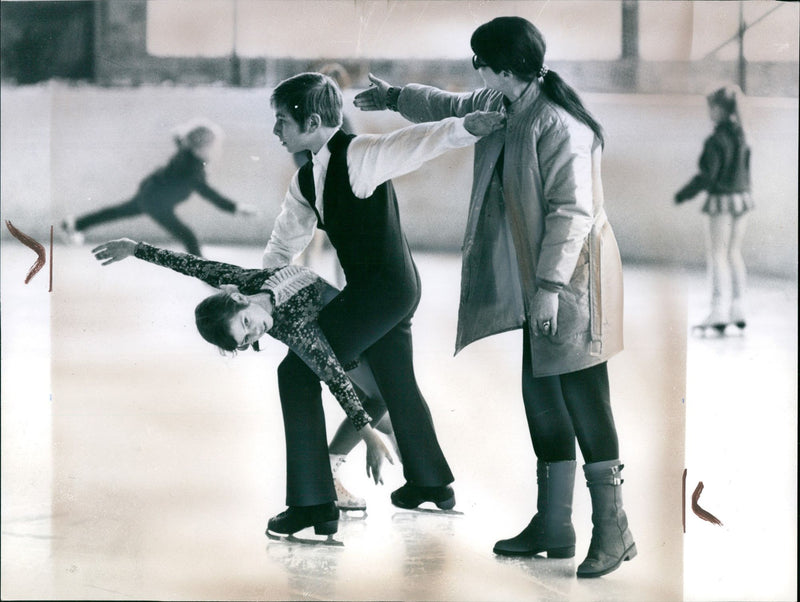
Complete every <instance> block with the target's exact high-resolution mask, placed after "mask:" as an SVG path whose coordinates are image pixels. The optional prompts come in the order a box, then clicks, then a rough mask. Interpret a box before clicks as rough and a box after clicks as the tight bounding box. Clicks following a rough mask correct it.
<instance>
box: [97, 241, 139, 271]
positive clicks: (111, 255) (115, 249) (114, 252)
mask: <svg viewBox="0 0 800 602" xmlns="http://www.w3.org/2000/svg"><path fill="white" fill-rule="evenodd" d="M137 244H139V243H137V242H136V241H135V240H131V239H130V238H118V239H117V240H109V241H108V242H104V243H103V244H102V245H99V246H97V247H95V248H94V249H92V253H94V257H95V259H97V260H98V261H99V262H101V263H102V264H103V265H108V264H109V263H114V262H115V261H122V260H123V259H125V258H126V257H130V256H131V255H133V253H134V252H135V251H136V245H137Z"/></svg>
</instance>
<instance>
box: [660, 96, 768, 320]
mask: <svg viewBox="0 0 800 602" xmlns="http://www.w3.org/2000/svg"><path fill="white" fill-rule="evenodd" d="M740 97H741V91H740V90H739V88H738V87H736V86H733V85H728V86H723V87H721V88H719V89H717V90H714V91H713V92H712V93H710V94H709V95H708V96H706V100H707V101H708V113H709V116H710V117H711V121H712V122H713V123H714V132H713V133H712V134H711V135H710V136H709V137H708V138H706V141H705V144H704V145H703V154H702V155H700V161H699V167H700V173H698V174H697V175H695V176H694V177H693V178H692V179H691V180H690V181H689V183H688V184H686V186H684V187H683V188H681V189H680V190H679V191H678V192H677V193H676V194H675V202H676V203H683V202H684V201H688V200H689V199H692V198H694V197H695V196H696V195H697V193H699V192H700V191H701V190H706V191H707V192H708V196H707V198H706V202H705V204H704V205H703V210H702V211H703V213H705V214H706V215H707V216H708V229H707V236H706V241H707V248H708V268H709V274H710V278H711V313H709V315H708V316H707V317H706V318H705V320H703V321H702V322H700V324H697V325H696V326H695V327H694V328H695V329H697V330H703V329H705V328H708V327H710V328H714V329H716V330H717V331H718V332H720V333H723V332H724V331H725V327H726V326H727V325H728V324H736V326H738V327H739V328H744V327H745V326H746V325H747V322H746V320H745V313H744V295H745V278H746V270H745V265H744V259H743V258H742V240H743V239H744V233H745V229H746V228H747V218H748V213H749V212H750V210H751V209H753V200H752V198H751V197H750V148H749V147H748V146H747V141H746V140H745V136H744V130H743V129H742V120H741V117H740V116H739V98H740ZM729 283H730V284H729ZM727 288H730V296H728V295H726V294H725V293H726V289H727ZM726 298H727V299H728V302H727V304H726Z"/></svg>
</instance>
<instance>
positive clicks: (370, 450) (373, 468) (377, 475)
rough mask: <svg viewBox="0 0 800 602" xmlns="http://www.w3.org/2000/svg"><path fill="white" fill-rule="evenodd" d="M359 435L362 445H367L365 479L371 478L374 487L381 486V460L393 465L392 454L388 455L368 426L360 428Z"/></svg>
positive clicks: (378, 437) (381, 442)
mask: <svg viewBox="0 0 800 602" xmlns="http://www.w3.org/2000/svg"><path fill="white" fill-rule="evenodd" d="M359 434H360V435H361V438H362V439H363V440H364V443H366V444H367V477H372V479H373V480H374V481H375V484H376V485H377V484H379V483H380V484H381V485H383V477H382V476H381V467H382V466H383V460H384V458H385V459H386V460H388V461H389V464H394V460H393V459H392V454H390V453H389V450H388V449H387V447H386V445H385V444H384V443H383V439H381V438H380V436H379V435H378V432H377V431H376V430H375V429H373V428H372V427H371V426H370V425H369V424H368V425H366V426H365V427H364V428H362V429H361V430H360V431H359Z"/></svg>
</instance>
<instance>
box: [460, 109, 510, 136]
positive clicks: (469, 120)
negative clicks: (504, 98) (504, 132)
mask: <svg viewBox="0 0 800 602" xmlns="http://www.w3.org/2000/svg"><path fill="white" fill-rule="evenodd" d="M505 125H506V116H505V113H501V112H500V111H475V112H474V113H470V114H469V115H467V116H466V117H464V127H465V128H466V130H467V131H468V132H469V133H470V134H472V135H473V136H488V135H489V134H491V133H492V132H495V131H497V130H501V129H503V128H504V127H505Z"/></svg>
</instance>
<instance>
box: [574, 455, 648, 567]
mask: <svg viewBox="0 0 800 602" xmlns="http://www.w3.org/2000/svg"><path fill="white" fill-rule="evenodd" d="M622 468H623V465H622V464H620V463H619V460H608V461H606V462H594V463H592V464H586V465H584V467H583V471H584V474H585V475H586V484H587V485H588V486H589V493H590V495H591V496H592V525H593V528H592V541H591V543H590V544H589V553H588V554H587V555H586V559H585V560H584V561H583V562H582V563H581V564H580V565H579V566H578V577H601V576H602V575H607V574H608V573H610V572H611V571H614V570H616V569H617V568H619V565H621V564H622V562H623V561H625V560H630V559H631V558H633V557H634V556H636V544H635V543H634V542H633V535H631V531H630V529H628V517H627V516H626V515H625V510H623V508H622V479H621V478H620V476H619V475H620V471H621V470H622Z"/></svg>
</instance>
